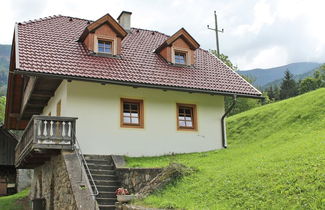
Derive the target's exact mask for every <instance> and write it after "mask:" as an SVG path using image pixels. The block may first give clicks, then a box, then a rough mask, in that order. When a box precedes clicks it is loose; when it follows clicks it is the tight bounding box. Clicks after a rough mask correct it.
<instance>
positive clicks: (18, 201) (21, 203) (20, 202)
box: [0, 189, 30, 210]
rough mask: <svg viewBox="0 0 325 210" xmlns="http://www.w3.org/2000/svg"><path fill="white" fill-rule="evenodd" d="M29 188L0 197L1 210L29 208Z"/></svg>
mask: <svg viewBox="0 0 325 210" xmlns="http://www.w3.org/2000/svg"><path fill="white" fill-rule="evenodd" d="M28 194H29V189H25V190H23V191H21V192H20V193H17V194H14V195H9V196H4V197H0V209H3V210H26V209H30V208H29V198H28Z"/></svg>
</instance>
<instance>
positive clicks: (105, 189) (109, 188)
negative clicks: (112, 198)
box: [92, 185, 120, 192]
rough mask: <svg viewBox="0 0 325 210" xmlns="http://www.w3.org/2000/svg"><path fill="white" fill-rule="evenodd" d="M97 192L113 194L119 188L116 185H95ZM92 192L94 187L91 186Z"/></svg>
mask: <svg viewBox="0 0 325 210" xmlns="http://www.w3.org/2000/svg"><path fill="white" fill-rule="evenodd" d="M96 187H97V190H98V191H99V192H115V191H116V190H117V188H119V187H120V186H118V185H96ZM92 188H93V190H94V186H92Z"/></svg>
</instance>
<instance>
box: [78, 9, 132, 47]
mask: <svg viewBox="0 0 325 210" xmlns="http://www.w3.org/2000/svg"><path fill="white" fill-rule="evenodd" d="M89 23H90V22H89ZM103 24H108V25H109V26H110V27H111V28H112V29H113V30H114V31H115V33H116V35H117V36H118V37H121V38H122V39H123V38H124V37H126V35H127V34H128V33H127V32H126V31H125V30H124V28H123V27H122V26H121V25H120V24H118V22H116V20H115V19H114V18H113V17H112V16H111V15H110V14H108V13H107V14H106V15H104V16H103V17H101V18H99V19H98V20H96V21H94V22H92V23H90V24H89V25H88V26H87V27H86V28H85V30H84V31H83V33H82V34H81V36H80V38H79V41H84V40H85V38H86V37H87V35H88V34H89V33H93V32H95V30H96V29H97V28H99V27H100V26H102V25H103Z"/></svg>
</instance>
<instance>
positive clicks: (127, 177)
mask: <svg viewBox="0 0 325 210" xmlns="http://www.w3.org/2000/svg"><path fill="white" fill-rule="evenodd" d="M115 171H116V176H117V177H118V178H119V181H120V183H121V186H122V187H124V188H126V189H128V191H129V192H130V193H137V192H139V191H140V189H142V188H143V187H144V186H146V185H147V184H148V183H149V182H150V181H151V180H152V179H153V178H155V177H156V176H157V175H158V174H159V173H160V172H161V171H162V169H161V168H116V170H115Z"/></svg>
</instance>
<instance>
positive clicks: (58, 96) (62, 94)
mask: <svg viewBox="0 0 325 210" xmlns="http://www.w3.org/2000/svg"><path fill="white" fill-rule="evenodd" d="M67 83H68V82H67V81H66V80H64V81H63V82H62V83H61V84H60V85H59V87H58V88H57V90H56V91H55V93H54V96H53V97H52V98H51V99H50V100H49V102H48V103H47V106H45V107H44V109H43V113H42V115H49V113H51V115H52V116H56V115H57V113H56V111H57V110H56V105H57V104H58V103H59V101H60V100H61V116H68V115H69V113H67V112H66V107H67Z"/></svg>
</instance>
